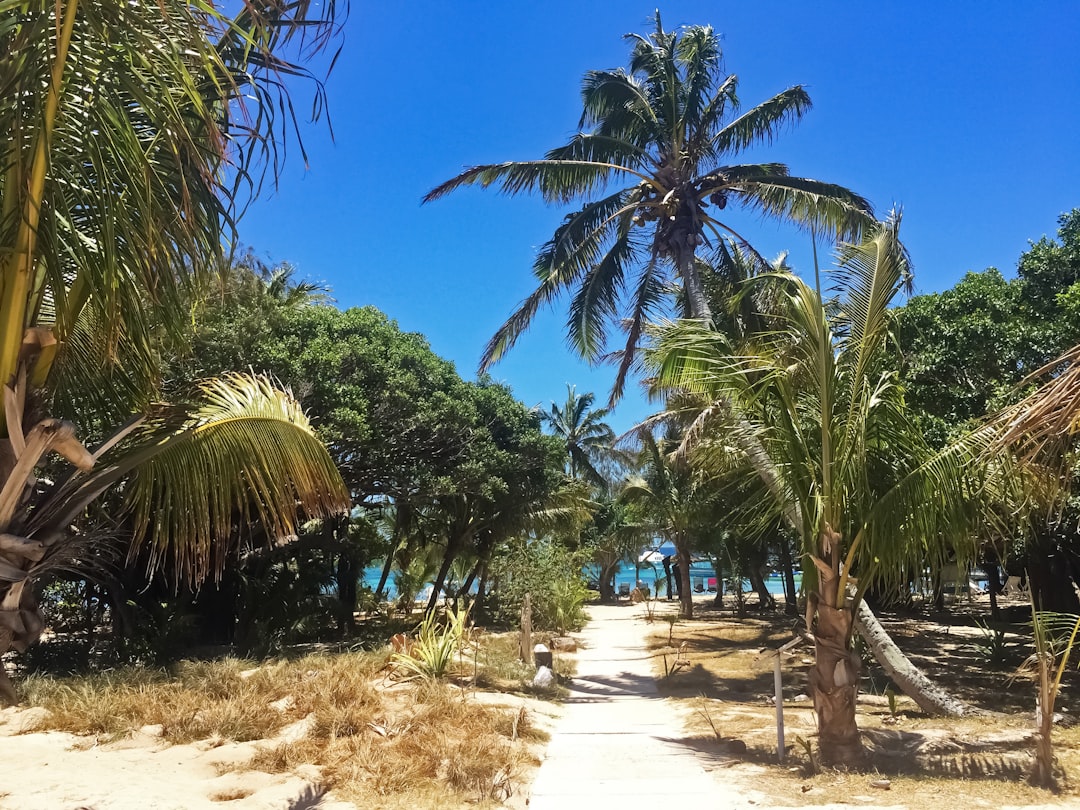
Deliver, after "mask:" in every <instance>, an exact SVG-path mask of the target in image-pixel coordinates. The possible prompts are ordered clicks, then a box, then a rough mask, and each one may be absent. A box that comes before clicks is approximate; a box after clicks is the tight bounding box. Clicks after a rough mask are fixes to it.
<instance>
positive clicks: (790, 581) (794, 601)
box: [776, 533, 799, 616]
mask: <svg viewBox="0 0 1080 810" xmlns="http://www.w3.org/2000/svg"><path fill="white" fill-rule="evenodd" d="M776 539H777V543H778V545H779V547H780V570H781V572H782V573H783V575H784V613H786V614H787V615H788V616H797V615H799V605H798V601H799V594H798V591H796V590H795V564H794V563H793V562H792V559H791V543H790V542H788V539H787V537H785V536H784V535H783V534H782V533H780V534H778V535H777V538H776Z"/></svg>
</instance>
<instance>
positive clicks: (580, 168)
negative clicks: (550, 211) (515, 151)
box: [424, 160, 651, 203]
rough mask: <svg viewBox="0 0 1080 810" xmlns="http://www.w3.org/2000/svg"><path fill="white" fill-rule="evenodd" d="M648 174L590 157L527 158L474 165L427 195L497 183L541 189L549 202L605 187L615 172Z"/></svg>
mask: <svg viewBox="0 0 1080 810" xmlns="http://www.w3.org/2000/svg"><path fill="white" fill-rule="evenodd" d="M619 174H624V175H631V176H633V177H636V178H638V179H639V180H641V181H642V182H646V183H648V182H651V180H650V178H649V176H648V175H647V174H644V173H642V172H639V171H636V170H634V169H631V168H629V167H627V166H619V165H617V164H614V163H600V162H593V161H589V160H525V161H513V162H508V163H493V164H488V165H486V166H473V167H471V168H469V169H466V170H465V171H463V172H462V173H461V174H459V175H458V176H457V177H454V178H453V179H451V180H447V181H446V182H445V183H442V184H441V185H438V186H436V187H435V188H433V189H432V190H431V191H429V192H428V193H427V194H425V195H424V202H425V203H428V202H431V201H432V200H437V199H439V198H440V197H445V196H446V195H447V194H449V193H450V192H451V191H455V190H457V189H459V188H462V187H464V186H480V187H481V188H488V187H489V186H493V185H496V186H498V187H499V188H500V189H501V190H502V191H503V192H504V193H506V194H511V195H513V194H521V193H523V192H534V191H538V192H540V194H541V195H542V196H543V198H544V199H545V200H547V201H548V202H570V201H572V200H574V199H576V198H578V197H582V196H586V195H588V194H590V193H592V192H594V191H598V190H600V189H602V188H603V187H604V185H605V184H606V183H607V182H608V180H609V179H610V178H611V177H612V175H619Z"/></svg>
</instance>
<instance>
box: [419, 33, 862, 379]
mask: <svg viewBox="0 0 1080 810" xmlns="http://www.w3.org/2000/svg"><path fill="white" fill-rule="evenodd" d="M627 39H629V40H630V41H631V42H632V43H633V47H632V49H631V53H630V65H629V69H628V70H623V69H621V68H620V69H617V70H595V71H590V72H589V73H587V74H586V75H585V78H584V81H583V84H582V99H583V102H584V112H583V114H582V117H581V121H580V123H579V129H580V130H581V131H580V132H579V133H578V134H576V135H575V136H574V137H573V138H572V139H571V140H570V142H569V143H567V144H566V145H565V146H561V147H558V148H556V149H553V150H551V151H550V152H548V153H547V155H546V156H545V157H544V159H542V160H530V161H513V162H508V163H497V164H489V165H484V166H475V167H473V168H470V169H468V170H466V171H464V172H462V173H461V174H459V175H458V176H457V177H455V178H453V179H452V180H449V181H447V182H445V183H443V184H442V185H440V186H438V187H436V188H435V189H433V190H432V191H430V192H429V193H428V194H427V196H426V197H425V198H424V199H425V202H426V201H431V200H434V199H437V198H439V197H442V196H444V195H445V194H448V193H449V192H451V191H454V190H455V189H458V188H461V187H462V186H467V185H479V186H482V187H485V188H486V187H488V186H491V185H498V186H500V187H501V188H502V190H503V191H505V192H507V193H508V194H518V193H522V192H533V191H539V192H540V194H541V195H542V196H543V197H544V199H545V200H548V201H550V202H560V203H569V202H572V201H575V200H580V199H584V200H585V201H586V202H585V204H584V206H583V207H582V208H581V210H579V211H576V212H574V213H571V214H569V215H567V217H566V218H565V220H564V221H563V223H562V225H560V226H559V228H558V229H557V230H556V231H555V234H554V236H552V238H551V239H550V240H549V241H548V242H547V243H546V244H545V245H544V246H543V247H542V248H541V250H540V252H539V254H538V255H537V258H536V262H535V264H534V268H533V269H534V273H535V274H536V276H537V278H538V279H539V280H540V285H539V286H538V287H537V289H536V291H535V292H533V293H532V294H531V295H530V296H529V297H528V298H526V299H525V301H523V302H522V304H521V305H520V306H519V307H518V309H517V310H516V311H515V312H514V313H513V314H512V315H511V316H510V318H509V319H508V320H507V321H506V323H505V324H503V326H502V327H501V328H500V329H499V330H498V332H496V333H495V336H494V337H493V338H492V339H491V341H490V342H489V343H488V345H487V347H486V349H485V351H484V355H483V358H482V360H481V362H480V368H481V369H486V368H488V367H489V366H490V365H491V364H492V363H494V362H495V361H497V360H498V359H499V358H500V357H501V356H502V355H503V354H505V352H506V351H507V350H509V349H510V347H511V346H513V345H514V342H515V341H516V340H517V339H518V337H519V336H520V335H521V334H522V333H523V332H524V331H525V330H526V329H527V328H528V327H529V324H530V323H531V322H532V319H533V316H534V315H535V314H536V311H537V310H538V309H539V308H540V306H541V305H543V304H545V303H548V302H550V301H552V300H554V299H555V298H556V297H557V296H559V295H560V294H562V293H563V292H565V291H567V290H570V289H573V290H574V293H573V299H572V301H571V303H570V315H569V318H568V321H567V328H568V331H569V337H570V340H571V342H572V344H573V346H574V347H575V348H576V349H577V351H578V352H580V353H581V355H582V356H583V357H586V358H588V359H589V360H596V359H598V358H600V357H601V356H602V355H603V353H604V352H605V350H606V338H607V330H608V327H609V325H611V324H612V323H615V324H619V325H620V326H621V328H622V329H623V330H624V331H625V333H626V343H625V348H624V349H623V350H622V351H621V358H622V359H621V364H620V367H619V371H618V375H617V378H616V383H615V389H614V391H613V395H612V398H613V399H615V398H617V396H618V395H619V394H620V393H621V391H622V388H623V385H624V382H625V378H626V375H627V373H628V372H629V370H630V368H631V367H632V365H633V363H634V357H635V353H636V350H637V346H638V343H639V340H640V338H641V335H642V330H643V328H644V325H645V323H646V321H647V320H648V319H649V317H650V315H652V314H654V313H656V312H657V311H658V310H659V309H661V308H662V307H663V306H664V304H665V302H666V301H668V300H669V299H670V295H671V292H672V289H673V284H672V282H673V281H675V282H677V283H678V287H679V290H680V292H679V298H680V308H681V310H682V313H683V314H684V315H687V316H689V317H692V318H698V319H702V320H709V318H710V315H711V312H710V307H709V304H708V301H707V296H706V293H705V289H704V286H703V284H702V279H701V274H700V271H699V268H698V266H697V264H696V263H695V255H696V251H697V248H698V247H699V246H701V245H706V244H709V243H710V242H714V241H717V240H719V239H721V238H722V237H724V236H729V237H731V238H733V239H735V240H736V241H737V242H738V243H739V244H740V245H742V246H744V247H745V248H746V249H748V250H752V249H751V248H750V246H749V244H748V242H747V240H746V239H745V238H743V237H742V236H741V235H740V234H739V233H737V232H736V231H735V230H734V229H733V228H732V227H731V225H729V224H728V223H726V222H724V221H722V220H721V219H720V215H721V213H720V212H723V211H724V210H725V208H726V207H727V206H728V205H729V204H732V205H736V206H739V207H742V208H745V209H748V210H750V211H757V212H760V213H762V214H765V215H767V216H771V217H778V218H780V219H784V220H788V221H791V222H795V223H797V224H800V225H804V226H808V227H811V228H813V229H815V230H816V231H817V232H818V233H822V234H830V235H835V236H837V237H840V238H850V237H855V236H858V235H859V234H860V233H861V232H862V230H863V229H864V228H865V227H866V226H867V225H868V224H871V223H872V221H873V220H872V211H871V207H870V204H869V203H868V202H867V201H866V200H865V199H863V198H862V197H860V196H859V195H857V194H855V193H854V192H852V191H849V190H848V189H846V188H843V187H841V186H838V185H833V184H831V183H824V182H821V181H819V180H809V179H805V178H800V177H792V176H791V175H790V174H789V172H788V168H787V167H786V166H785V165H783V164H781V163H757V164H745V165H741V164H728V163H726V162H725V161H726V160H728V159H730V157H731V156H733V155H735V154H736V153H738V152H740V151H742V150H744V149H747V148H749V147H752V146H755V145H757V144H761V143H765V144H769V143H772V141H773V140H774V139H775V138H776V136H777V134H778V133H779V131H780V129H781V128H782V127H783V126H785V125H786V124H789V123H792V122H795V121H798V120H799V119H800V118H802V116H803V115H804V114H805V113H806V111H807V110H809V109H810V98H809V96H808V95H807V93H806V91H805V89H803V88H802V87H801V86H795V87H791V88H789V89H787V90H784V91H783V92H781V93H778V94H777V95H776V96H774V97H773V98H771V99H769V100H768V101H765V102H763V103H761V104H759V105H757V106H756V107H754V108H752V109H750V110H748V111H747V112H744V113H741V114H739V113H738V109H739V100H738V97H737V96H736V87H737V84H738V80H737V78H736V77H735V76H733V75H724V73H723V70H722V62H721V51H720V41H719V37H718V35H717V34H716V33H715V32H714V31H713V29H712V28H711V27H709V26H691V27H688V28H685V29H683V31H682V32H681V33H675V32H669V31H665V30H664V29H663V26H662V25H661V21H660V14H659V13H657V14H656V30H655V31H654V32H653V33H652V34H650V35H649V36H648V37H645V36H640V35H637V34H628V35H627ZM627 180H628V181H630V183H631V185H628V186H623V187H621V188H618V189H617V190H616V191H614V192H611V193H607V186H608V185H609V184H612V183H616V182H622V181H627ZM601 192H603V196H597V195H598V194H600V193H601ZM710 206H711V209H712V210H711V211H710ZM637 226H641V227H640V228H639V227H637ZM755 255H756V253H755ZM758 258H759V260H760V257H758ZM761 263H762V264H764V262H763V261H762V262H761ZM624 315H625V320H623V316H624Z"/></svg>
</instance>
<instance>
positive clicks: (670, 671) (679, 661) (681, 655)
mask: <svg viewBox="0 0 1080 810" xmlns="http://www.w3.org/2000/svg"><path fill="white" fill-rule="evenodd" d="M661 655H662V656H663V658H664V677H665V678H670V677H671V676H672V675H674V674H675V673H676V672H678V671H679V670H680V669H689V667H690V659H689V658H687V657H686V642H685V641H684V642H683V643H682V644H680V645H679V649H678V650H676V652H675V660H674V661H672V662H671V666H670V667H669V666H668V660H667V657H668V653H667V651H666V650H665V651H664V652H663V653H661Z"/></svg>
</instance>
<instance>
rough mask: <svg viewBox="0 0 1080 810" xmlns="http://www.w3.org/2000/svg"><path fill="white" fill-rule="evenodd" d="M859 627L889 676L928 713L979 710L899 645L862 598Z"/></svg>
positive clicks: (958, 714) (955, 714) (959, 713)
mask: <svg viewBox="0 0 1080 810" xmlns="http://www.w3.org/2000/svg"><path fill="white" fill-rule="evenodd" d="M855 629H856V631H858V633H859V636H860V637H861V638H862V640H863V641H865V642H866V646H867V649H869V650H870V653H871V654H872V655H873V656H874V660H875V661H877V662H878V665H879V666H880V667H881V668H882V669H883V670H885V674H886V675H888V676H889V679H890V680H891V681H892V682H893V683H894V684H896V686H897V687H899V689H900V691H901V692H903V693H904V694H905V695H907V696H908V697H909V698H911V699H912V700H914V701H915V703H916V705H918V707H919V708H920V709H922V710H923V711H924V712H926V713H927V714H933V715H944V716H946V717H962V716H964V715H968V714H972V713H973V712H974V711H975V710H974V709H972V707H971V706H969V705H968V704H966V703H964V701H962V700H959V699H958V698H956V697H955V696H953V695H950V694H949V693H948V692H946V691H945V690H944V689H942V688H941V687H940V686H938V685H937V684H936V683H934V682H933V681H931V680H930V679H929V678H927V677H926V674H925V673H924V672H923V671H922V670H921V669H919V668H918V667H917V666H915V664H913V663H912V661H911V659H910V658H908V657H907V656H906V655H904V651H903V650H901V649H900V648H899V647H897V646H896V642H894V641H893V640H892V638H891V637H890V636H889V634H888V633H887V632H885V628H884V627H882V626H881V622H879V621H878V618H877V616H875V615H874V612H873V611H872V610H870V607H869V606H868V605H867V604H866V602H862V601H860V602H859V604H858V606H857V607H856V608H855Z"/></svg>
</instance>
